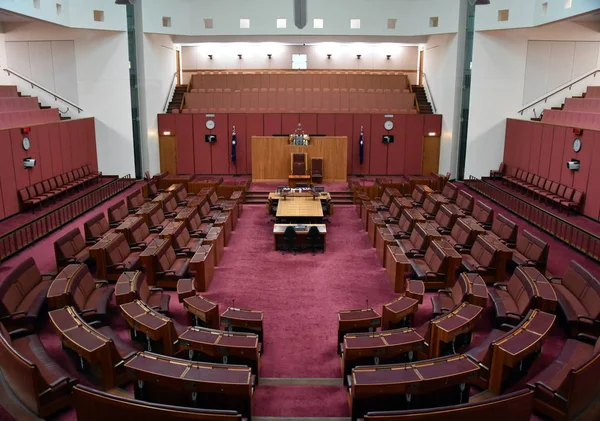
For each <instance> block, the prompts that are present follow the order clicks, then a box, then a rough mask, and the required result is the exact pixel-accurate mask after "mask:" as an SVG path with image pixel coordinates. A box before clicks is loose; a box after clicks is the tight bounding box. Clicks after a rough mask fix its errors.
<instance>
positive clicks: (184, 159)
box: [175, 115, 210, 174]
mask: <svg viewBox="0 0 600 421" xmlns="http://www.w3.org/2000/svg"><path fill="white" fill-rule="evenodd" d="M175 133H176V134H177V172H178V173H179V174H194V173H197V171H195V170H194V161H195V159H196V155H195V152H194V126H193V119H192V116H191V115H181V116H179V117H177V122H176V125H175ZM202 143H204V139H202ZM208 162H209V164H208V165H209V166H210V159H209V161H208Z"/></svg>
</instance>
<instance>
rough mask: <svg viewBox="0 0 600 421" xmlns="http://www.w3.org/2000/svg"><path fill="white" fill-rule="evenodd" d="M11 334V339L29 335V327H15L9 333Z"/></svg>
mask: <svg viewBox="0 0 600 421" xmlns="http://www.w3.org/2000/svg"><path fill="white" fill-rule="evenodd" d="M8 334H9V335H10V339H17V338H20V337H22V336H27V335H29V331H28V330H27V329H22V328H21V329H15V330H11V331H10V332H9V333H8Z"/></svg>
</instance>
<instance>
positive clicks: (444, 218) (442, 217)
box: [435, 205, 453, 227]
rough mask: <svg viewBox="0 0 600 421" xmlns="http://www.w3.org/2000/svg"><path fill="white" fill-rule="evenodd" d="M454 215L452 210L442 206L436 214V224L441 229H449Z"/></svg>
mask: <svg viewBox="0 0 600 421" xmlns="http://www.w3.org/2000/svg"><path fill="white" fill-rule="evenodd" d="M452 215H453V213H452V210H451V209H450V208H449V207H447V206H444V205H442V206H440V208H439V209H438V211H437V213H436V214H435V222H436V223H437V224H438V225H439V226H440V227H449V226H450V224H451V223H452Z"/></svg>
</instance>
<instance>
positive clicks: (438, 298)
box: [431, 276, 469, 317]
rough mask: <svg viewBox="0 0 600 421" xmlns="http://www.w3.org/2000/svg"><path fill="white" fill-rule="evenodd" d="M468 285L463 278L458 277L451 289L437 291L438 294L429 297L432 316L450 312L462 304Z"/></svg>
mask: <svg viewBox="0 0 600 421" xmlns="http://www.w3.org/2000/svg"><path fill="white" fill-rule="evenodd" d="M468 291H469V285H467V280H466V278H465V277H463V276H459V277H458V279H457V280H456V283H455V284H454V286H453V287H452V288H444V289H440V290H438V294H437V295H434V296H432V297H431V304H432V306H433V316H434V317H435V316H438V315H440V314H442V313H448V312H450V311H452V309H453V308H454V307H456V306H457V305H459V304H460V303H462V302H463V301H464V299H465V297H466V295H467V294H468Z"/></svg>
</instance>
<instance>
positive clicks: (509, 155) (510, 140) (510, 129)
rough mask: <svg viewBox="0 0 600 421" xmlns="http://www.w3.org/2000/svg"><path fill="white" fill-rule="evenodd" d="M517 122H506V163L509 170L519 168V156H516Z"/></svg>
mask: <svg viewBox="0 0 600 421" xmlns="http://www.w3.org/2000/svg"><path fill="white" fill-rule="evenodd" d="M517 125H518V121H517V120H506V139H505V141H504V163H505V164H506V165H507V166H508V167H509V168H514V167H518V166H519V165H518V163H517V156H516V155H515V154H514V152H513V151H514V144H515V142H516V141H517V139H516V136H515V133H516V131H517Z"/></svg>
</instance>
